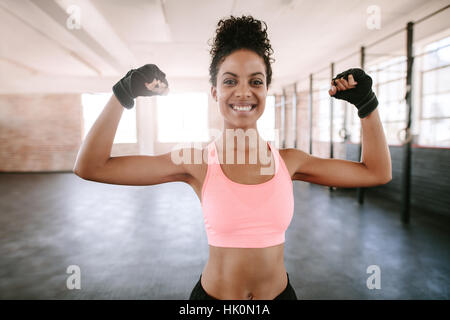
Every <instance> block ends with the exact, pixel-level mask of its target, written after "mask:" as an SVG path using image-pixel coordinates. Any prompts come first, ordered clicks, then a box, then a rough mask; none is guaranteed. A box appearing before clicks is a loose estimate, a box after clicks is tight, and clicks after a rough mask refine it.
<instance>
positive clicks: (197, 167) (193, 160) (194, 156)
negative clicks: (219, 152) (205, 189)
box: [177, 145, 208, 184]
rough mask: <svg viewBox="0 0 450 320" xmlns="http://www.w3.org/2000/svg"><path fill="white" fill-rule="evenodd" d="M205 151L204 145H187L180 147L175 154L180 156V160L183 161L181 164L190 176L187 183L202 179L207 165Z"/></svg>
mask: <svg viewBox="0 0 450 320" xmlns="http://www.w3.org/2000/svg"><path fill="white" fill-rule="evenodd" d="M206 152H207V147H206V146H204V145H202V146H201V148H198V147H188V148H183V149H180V151H179V155H177V156H179V157H182V160H180V161H182V162H183V166H184V168H185V170H186V172H187V173H188V175H189V177H190V180H189V181H188V183H189V184H192V183H193V182H197V183H198V182H201V181H203V178H204V176H205V175H206V169H207V167H208V166H207V161H206V156H207V154H206Z"/></svg>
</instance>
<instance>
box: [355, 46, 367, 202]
mask: <svg viewBox="0 0 450 320" xmlns="http://www.w3.org/2000/svg"><path fill="white" fill-rule="evenodd" d="M365 58H366V50H365V48H364V47H361V69H363V70H364V64H365ZM365 147H366V148H368V147H370V146H365ZM361 154H362V126H361V130H360V131H359V148H358V159H359V160H358V161H361ZM365 190H366V188H357V189H356V196H357V198H358V203H359V204H363V203H364V191H365Z"/></svg>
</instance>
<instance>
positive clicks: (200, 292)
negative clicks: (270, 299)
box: [189, 272, 298, 300]
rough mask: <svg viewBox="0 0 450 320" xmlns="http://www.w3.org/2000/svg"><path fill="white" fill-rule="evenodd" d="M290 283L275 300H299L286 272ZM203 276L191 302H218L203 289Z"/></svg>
mask: <svg viewBox="0 0 450 320" xmlns="http://www.w3.org/2000/svg"><path fill="white" fill-rule="evenodd" d="M286 275H287V279H288V283H287V286H286V288H285V289H284V290H283V292H281V293H280V294H279V295H278V296H276V297H275V299H274V300H298V299H297V295H296V294H295V290H294V288H293V287H292V286H291V283H290V282H289V274H288V273H287V272H286ZM201 279H202V275H200V279H199V280H198V282H197V284H196V285H195V287H194V289H192V292H191V295H190V297H189V300H218V299H216V298H213V297H211V296H210V295H208V293H206V291H205V289H203V287H202V283H201Z"/></svg>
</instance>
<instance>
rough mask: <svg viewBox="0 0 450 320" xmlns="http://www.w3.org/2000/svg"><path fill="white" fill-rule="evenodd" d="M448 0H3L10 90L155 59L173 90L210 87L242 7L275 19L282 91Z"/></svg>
mask: <svg viewBox="0 0 450 320" xmlns="http://www.w3.org/2000/svg"><path fill="white" fill-rule="evenodd" d="M74 4H75V6H74ZM447 4H448V1H440V0H435V1H425V0H395V1H393V0H368V1H365V0H361V1H358V0H340V1H334V0H329V1H319V0H316V1H313V0H272V1H261V0H217V1H215V0H186V1H182V0H126V1H125V0H78V1H74V0H21V1H17V0H0V24H1V27H0V36H1V39H2V41H1V43H0V68H1V73H0V93H16V92H83V91H106V90H110V87H111V84H113V83H114V82H115V81H117V80H118V79H119V78H120V77H122V75H123V74H125V73H126V72H127V71H128V70H129V69H130V68H136V67H139V66H141V65H143V64H146V63H154V64H157V65H158V66H159V67H160V69H162V70H163V71H164V72H165V73H166V75H167V79H168V81H169V84H170V85H171V88H174V89H178V90H180V91H181V90H194V89H197V88H204V89H206V90H209V83H208V67H209V63H210V56H209V46H208V40H209V39H211V38H212V37H213V35H214V32H215V29H216V25H217V22H218V21H219V19H221V18H224V17H227V16H229V15H234V16H240V15H242V14H251V15H252V16H253V17H255V18H257V19H260V20H264V21H265V22H266V23H267V25H268V35H269V38H270V41H271V44H272V48H273V49H274V55H273V58H275V59H276V61H275V63H274V64H273V65H272V69H273V88H272V91H279V90H281V88H282V87H283V86H284V85H287V84H289V83H291V82H293V81H296V79H299V78H305V77H307V76H308V74H309V73H310V72H314V71H316V70H318V69H320V68H322V67H324V66H325V67H326V66H327V65H329V64H330V62H331V61H333V59H339V58H341V57H344V56H345V55H348V54H349V53H351V52H354V51H355V50H358V48H359V47H360V46H361V45H364V44H367V43H370V42H371V41H374V40H377V39H380V38H382V37H383V36H384V35H386V34H389V32H392V31H395V30H397V29H399V28H403V27H404V26H405V25H406V23H407V22H408V21H410V20H414V19H418V18H421V17H423V16H424V15H426V14H428V13H430V12H433V11H435V10H436V9H439V8H441V7H444V6H445V5H447ZM371 5H377V6H378V7H379V8H380V11H381V28H380V29H378V30H377V29H375V30H369V29H368V28H367V26H366V21H367V19H368V13H367V9H368V7H369V6H371ZM448 11H450V10H446V12H444V13H442V14H441V17H439V25H442V26H443V27H447V28H448V27H450V22H449V21H450V16H449V13H448ZM77 17H79V18H80V19H79V20H77V19H76V18H77ZM78 21H79V22H80V23H79V24H77V22H78ZM444 21H445V23H444ZM78 25H79V26H80V28H79V29H77V28H76V27H77V26H78ZM440 28H442V27H440Z"/></svg>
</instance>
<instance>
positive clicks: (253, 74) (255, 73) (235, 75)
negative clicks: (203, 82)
mask: <svg viewBox="0 0 450 320" xmlns="http://www.w3.org/2000/svg"><path fill="white" fill-rule="evenodd" d="M227 73H228V74H231V75H232V76H233V77H237V74H234V73H232V72H228V71H227V72H224V73H223V74H222V76H224V75H226V74H227ZM257 74H260V75H262V76H263V77H264V74H263V73H262V72H254V73H252V74H250V75H249V77H253V76H256V75H257Z"/></svg>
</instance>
